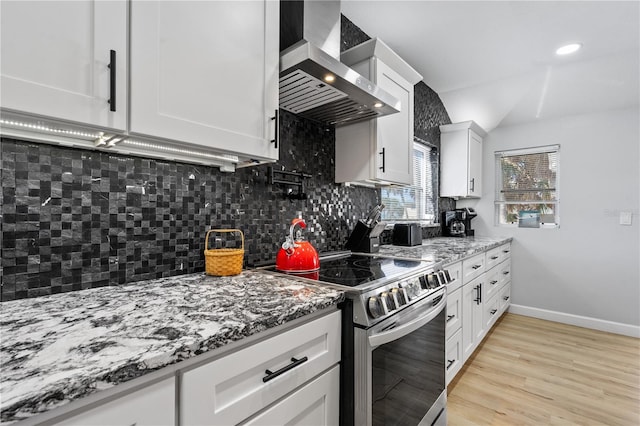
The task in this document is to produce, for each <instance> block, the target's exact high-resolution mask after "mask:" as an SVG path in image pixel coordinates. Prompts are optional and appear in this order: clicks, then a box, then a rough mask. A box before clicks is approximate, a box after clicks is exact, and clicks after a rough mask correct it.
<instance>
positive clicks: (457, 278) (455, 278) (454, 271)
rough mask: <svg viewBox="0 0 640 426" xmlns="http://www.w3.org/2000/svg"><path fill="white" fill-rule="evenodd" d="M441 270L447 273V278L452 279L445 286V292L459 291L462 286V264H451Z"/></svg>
mask: <svg viewBox="0 0 640 426" xmlns="http://www.w3.org/2000/svg"><path fill="white" fill-rule="evenodd" d="M443 269H446V270H447V271H449V276H450V277H451V279H452V281H451V282H450V283H449V284H447V291H448V292H452V291H455V290H457V289H459V288H460V287H461V286H462V262H456V263H452V264H451V265H447V266H445V267H444V268H443Z"/></svg>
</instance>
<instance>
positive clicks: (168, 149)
mask: <svg viewBox="0 0 640 426" xmlns="http://www.w3.org/2000/svg"><path fill="white" fill-rule="evenodd" d="M122 145H133V146H136V147H140V148H150V149H153V150H157V151H166V152H173V153H176V154H186V155H195V156H198V157H204V158H212V159H216V160H222V161H226V162H230V163H238V162H239V160H238V157H237V156H235V155H216V154H209V153H207V152H201V151H192V150H190V149H183V148H174V147H172V146H164V145H157V144H153V143H148V142H140V141H136V140H129V139H126V140H124V141H122Z"/></svg>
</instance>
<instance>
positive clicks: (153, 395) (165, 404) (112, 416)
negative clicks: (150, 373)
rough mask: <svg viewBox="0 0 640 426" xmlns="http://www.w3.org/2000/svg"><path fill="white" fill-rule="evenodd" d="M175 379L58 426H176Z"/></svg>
mask: <svg viewBox="0 0 640 426" xmlns="http://www.w3.org/2000/svg"><path fill="white" fill-rule="evenodd" d="M175 383H176V382H175V379H174V378H173V377H172V378H170V379H166V380H163V381H161V382H158V383H156V384H153V385H151V386H147V387H145V388H143V389H141V390H139V391H136V392H133V393H131V394H128V395H125V396H123V397H120V398H118V399H116V400H114V401H111V402H108V403H106V404H104V405H100V406H99V407H96V408H94V409H91V410H89V411H85V412H84V413H81V414H78V415H77V416H74V417H72V418H70V419H67V420H65V421H62V422H60V423H56V425H59V426H92V425H105V426H106V425H108V426H130V425H136V426H164V425H167V426H169V425H174V424H175V417H176V413H175V407H176V399H175V394H176V384H175Z"/></svg>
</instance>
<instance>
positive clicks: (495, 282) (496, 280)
mask: <svg viewBox="0 0 640 426" xmlns="http://www.w3.org/2000/svg"><path fill="white" fill-rule="evenodd" d="M486 277H487V278H486V279H485V281H484V282H485V285H486V286H487V293H486V294H485V300H489V299H491V298H492V297H493V296H494V295H496V294H498V290H500V287H501V286H502V281H501V278H502V275H501V274H500V268H493V269H491V270H490V271H489V272H487V275H486Z"/></svg>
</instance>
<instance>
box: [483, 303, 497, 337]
mask: <svg viewBox="0 0 640 426" xmlns="http://www.w3.org/2000/svg"><path fill="white" fill-rule="evenodd" d="M498 299H499V297H498V295H497V294H496V295H495V296H494V297H492V298H491V299H489V300H488V301H487V302H486V303H485V304H484V312H483V314H482V320H483V321H484V327H485V330H486V331H489V329H490V328H491V326H493V324H494V323H495V322H496V320H497V319H498V318H499V317H500V311H499V305H498Z"/></svg>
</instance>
